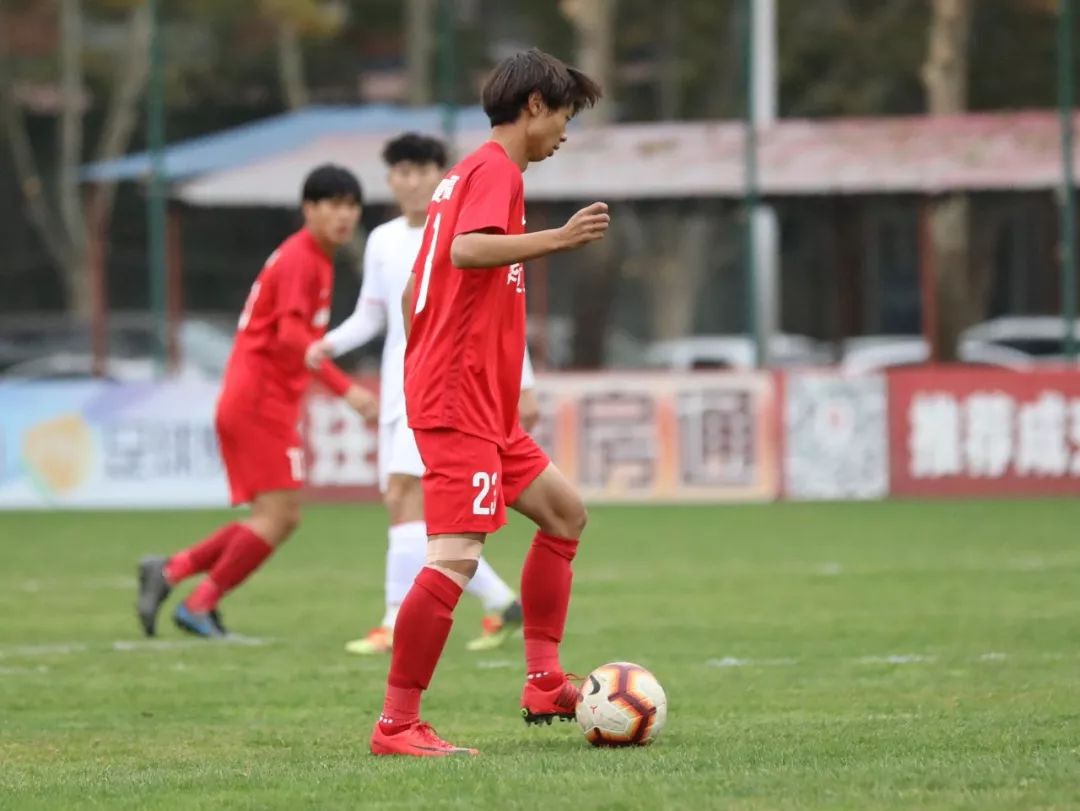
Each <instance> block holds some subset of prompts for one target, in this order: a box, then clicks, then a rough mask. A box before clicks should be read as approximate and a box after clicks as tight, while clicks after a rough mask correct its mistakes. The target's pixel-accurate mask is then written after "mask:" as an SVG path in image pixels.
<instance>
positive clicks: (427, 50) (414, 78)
mask: <svg viewBox="0 0 1080 811" xmlns="http://www.w3.org/2000/svg"><path fill="white" fill-rule="evenodd" d="M434 14H435V0H405V62H406V69H407V73H408V84H409V104H412V105H414V106H417V107H422V106H424V105H427V104H431V100H432V98H433V97H434V94H433V93H432V89H431V53H432V47H433V43H432V37H431V32H432V29H433V28H434V25H435V16H434Z"/></svg>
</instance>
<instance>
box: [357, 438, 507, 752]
mask: <svg viewBox="0 0 1080 811" xmlns="http://www.w3.org/2000/svg"><path fill="white" fill-rule="evenodd" d="M416 440H417V444H418V445H419V447H420V453H421V454H422V456H423V459H424V461H425V463H426V468H427V469H426V471H425V473H424V477H423V480H422V484H423V491H424V514H425V517H426V519H427V526H428V531H429V532H430V533H431V534H430V535H429V540H428V551H427V555H426V563H425V565H424V567H423V568H422V569H421V570H420V573H419V574H418V575H417V576H416V580H415V582H414V583H413V585H412V588H410V589H409V593H408V594H407V595H406V596H405V599H404V601H403V602H402V604H401V610H400V612H399V613H398V617H397V624H396V626H395V636H396V644H395V645H394V649H393V654H392V656H391V660H390V673H389V676H388V678H387V689H386V698H385V701H384V704H383V711H382V714H381V715H380V717H379V721H378V723H376V725H375V729H374V730H373V732H372V737H371V751H372V752H373V753H375V754H379V755H392V754H399V755H412V756H417V757H434V756H444V755H449V754H459V753H472V750H467V749H460V748H459V747H454V746H451V745H450V744H447V743H446V742H445V741H442V740H441V739H440V738H438V736H436V735H435V734H434V733H433V732H432V731H431V728H430V727H429V726H427V725H426V724H424V723H423V722H422V721H421V720H420V700H421V697H422V695H423V692H424V690H426V689H427V687H428V685H429V684H430V681H431V677H432V675H433V674H434V672H435V667H436V665H437V664H438V661H439V658H440V656H441V655H442V651H443V648H444V646H445V645H446V639H447V637H448V636H449V634H450V628H451V626H452V625H453V612H454V608H455V607H456V606H457V603H458V600H459V599H460V597H461V593H462V591H463V589H464V587H465V585H466V584H467V583H468V582H469V580H470V579H471V578H472V576H473V575H474V574H475V573H476V568H477V565H478V561H479V560H480V554H481V551H482V549H483V542H484V538H485V537H486V535H487V533H490V532H493V531H494V530H495V529H497V528H498V527H499V526H501V525H502V524H503V523H505V520H506V519H505V515H506V511H505V505H504V504H503V501H502V498H501V488H500V486H499V479H500V472H501V471H500V468H499V450H498V447H497V446H496V445H495V444H494V443H491V442H485V441H483V440H480V439H477V438H476V437H471V436H467V435H464V434H459V433H456V432H454V431H446V430H437V431H418V432H417V434H416Z"/></svg>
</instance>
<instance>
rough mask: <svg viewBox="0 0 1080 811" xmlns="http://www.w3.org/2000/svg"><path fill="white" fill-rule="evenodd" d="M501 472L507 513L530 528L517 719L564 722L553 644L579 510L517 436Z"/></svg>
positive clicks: (566, 693)
mask: <svg viewBox="0 0 1080 811" xmlns="http://www.w3.org/2000/svg"><path fill="white" fill-rule="evenodd" d="M503 466H504V475H505V476H506V482H507V483H506V497H507V499H508V500H509V499H511V498H512V499H513V501H510V505H511V506H512V507H513V508H514V509H515V510H517V511H518V512H520V513H522V514H523V515H525V516H527V517H528V518H530V519H532V521H533V522H534V523H535V524H536V525H537V532H536V535H535V536H534V537H533V541H532V545H531V546H530V547H529V551H528V554H527V555H526V556H525V564H524V566H523V568H522V571H521V603H522V608H523V610H524V615H525V616H524V621H525V625H524V635H525V672H526V681H525V687H524V689H523V691H522V696H521V709H522V715H523V716H524V718H525V720H526V722H529V723H539V722H541V721H546V722H547V723H551V721H552V719H554V718H560V719H570V718H573V716H574V709H575V706H576V704H577V698H578V693H577V688H576V687H574V685H573V684H572V683H571V682H570V681H569V679H568V678H567V677H566V675H565V673H564V671H563V668H562V664H561V663H560V661H559V644H560V643H561V642H562V637H563V629H564V628H565V626H566V614H567V609H568V608H569V605H570V588H571V583H572V581H573V569H572V567H571V563H572V561H573V560H574V556H575V555H576V554H577V546H578V539H579V538H580V537H581V533H582V531H583V530H584V528H585V522H586V511H585V505H584V503H583V502H582V500H581V497H580V496H579V495H578V493H577V491H576V490H575V489H574V487H573V485H571V484H570V482H569V481H567V479H566V477H565V476H563V475H562V473H561V472H560V471H559V469H558V468H557V467H555V465H553V464H551V462H550V461H548V459H547V457H546V455H544V453H543V451H542V450H540V448H539V447H538V446H537V445H536V443H535V442H534V441H533V440H532V438H531V437H529V436H528V435H526V434H524V432H522V433H521V434H520V435H519V436H518V438H517V439H516V441H515V442H513V443H512V444H511V446H510V447H509V448H508V449H507V452H506V453H505V454H504V456H503ZM538 469H539V472H537V470H538Z"/></svg>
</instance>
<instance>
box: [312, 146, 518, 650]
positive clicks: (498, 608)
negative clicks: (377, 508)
mask: <svg viewBox="0 0 1080 811" xmlns="http://www.w3.org/2000/svg"><path fill="white" fill-rule="evenodd" d="M383 159H384V160H385V161H386V164H387V165H388V166H389V173H388V176H387V181H388V183H389V185H390V189H391V191H392V192H393V193H394V197H395V198H396V200H397V202H398V205H399V206H400V208H401V211H402V215H401V216H400V217H398V218H397V219H394V220H391V221H390V222H387V223H384V224H383V225H380V226H379V227H378V228H376V229H375V230H373V231H372V232H371V235H370V236H369V237H368V241H367V246H366V248H365V249H364V277H363V282H362V284H361V287H360V297H359V299H358V300H357V302H356V309H355V311H354V312H353V314H352V315H350V316H349V317H348V318H347V319H346V320H345V321H343V322H342V323H341V324H340V325H339V326H338V327H337V328H335V329H333V330H331V331H330V332H328V333H327V334H326V337H325V338H324V339H323V340H322V341H320V342H319V343H317V344H315V345H313V346H312V347H311V349H310V350H309V351H308V358H307V361H308V364H309V365H312V364H315V365H317V364H318V363H320V362H321V360H322V359H323V358H324V357H327V356H337V355H342V354H344V353H346V352H349V351H351V350H353V349H355V348H357V347H359V346H362V345H363V344H366V343H367V342H369V341H371V340H372V339H373V338H375V337H377V336H379V335H380V334H383V333H384V332H385V334H386V339H385V341H384V344H383V352H382V363H381V367H380V379H379V450H378V454H379V455H378V466H379V488H380V490H381V491H382V493H383V500H384V503H385V505H386V509H387V512H388V514H389V519H390V529H389V533H388V534H389V549H388V552H387V559H386V613H385V615H384V616H383V619H382V622H381V623H380V624H379V625H378V626H377V627H375V628H374V629H373V630H372V631H370V632H369V633H368V635H367V636H366V637H364V638H363V639H357V640H353V641H352V642H349V643H347V644H346V646H345V648H346V650H348V651H349V652H351V653H361V654H367V653H383V652H386V651H389V650H390V649H391V647H392V645H393V629H394V621H395V620H396V618H397V611H398V607H399V606H400V605H401V601H402V600H403V599H404V598H405V594H406V593H407V592H408V590H409V587H410V586H411V585H412V582H413V579H414V578H415V577H416V575H417V573H418V572H419V571H420V569H421V568H422V567H423V565H424V561H425V558H426V553H427V527H426V526H425V524H424V506H423V493H422V491H421V487H420V477H421V476H422V475H423V473H424V463H423V462H422V461H421V459H420V452H419V451H418V450H417V447H416V440H415V439H414V438H413V432H412V430H411V429H410V428H409V426H408V423H407V421H406V417H405V392H404V382H405V381H404V375H405V341H406V336H405V324H404V320H403V315H402V311H401V295H402V292H403V291H404V290H405V285H406V284H407V283H408V281H409V277H410V276H411V275H412V269H413V263H414V261H415V259H416V254H417V253H418V252H419V250H420V241H421V238H422V236H423V233H424V218H425V215H426V212H427V204H428V202H429V201H430V200H431V196H432V194H434V192H435V187H436V186H437V185H438V183H439V181H440V180H441V179H442V175H443V173H444V172H445V169H446V149H445V147H444V146H443V144H442V143H441V142H440V141H438V140H436V139H434V138H429V137H426V136H422V135H416V134H413V133H407V134H405V135H402V136H400V137H398V138H395V139H394V140H392V141H390V142H389V143H388V144H387V145H386V147H385V149H384V150H383ZM533 386H534V381H533V372H532V366H531V363H530V361H529V357H528V354H527V353H526V356H525V363H524V368H523V369H522V375H521V388H522V401H521V404H520V405H521V421H522V424H523V425H524V427H525V428H526V430H528V429H529V428H531V427H532V425H533V424H534V423H535V422H536V419H537V417H538V416H539V413H538V409H537V406H536V398H535V395H534V393H533V391H532V389H533ZM467 591H468V593H470V594H473V595H475V596H476V597H479V598H480V600H482V601H483V604H484V614H485V616H484V620H483V627H482V630H481V635H480V636H479V637H478V638H476V639H474V640H472V641H471V642H469V643H468V647H469V649H470V650H490V649H492V648H495V647H498V646H499V645H501V644H502V643H503V642H505V641H506V640H507V639H508V638H509V637H510V636H511V635H512V634H513V633H514V632H515V631H516V630H517V629H518V628H520V626H521V605H520V603H519V602H518V601H517V598H516V596H515V594H514V592H513V590H512V589H511V588H510V587H509V586H508V585H507V584H506V583H505V582H504V581H503V580H502V579H501V578H500V577H499V576H498V574H496V573H495V570H494V569H492V568H491V566H490V564H488V563H487V562H486V561H485V560H481V561H480V567H479V569H478V570H477V573H476V575H475V576H474V577H473V578H472V580H471V581H470V583H469V586H468V589H467Z"/></svg>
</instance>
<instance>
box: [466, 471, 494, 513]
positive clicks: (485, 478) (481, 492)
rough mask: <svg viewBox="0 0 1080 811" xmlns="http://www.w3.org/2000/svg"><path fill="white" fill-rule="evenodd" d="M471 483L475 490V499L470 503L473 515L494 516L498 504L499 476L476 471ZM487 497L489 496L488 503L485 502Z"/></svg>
mask: <svg viewBox="0 0 1080 811" xmlns="http://www.w3.org/2000/svg"><path fill="white" fill-rule="evenodd" d="M472 483H473V487H475V488H476V498H474V499H473V503H472V511H473V515H495V512H496V506H497V505H498V503H499V496H498V492H499V491H498V487H499V474H498V473H487V472H485V471H483V470H478V471H476V472H475V473H474V474H473V477H472ZM488 496H491V500H490V501H487V498H488Z"/></svg>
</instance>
